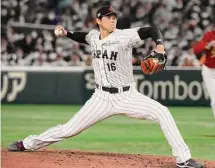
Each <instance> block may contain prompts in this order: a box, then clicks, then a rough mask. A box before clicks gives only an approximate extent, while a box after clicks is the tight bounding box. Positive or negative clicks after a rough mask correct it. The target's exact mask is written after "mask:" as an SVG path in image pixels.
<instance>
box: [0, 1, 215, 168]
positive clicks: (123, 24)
mask: <svg viewBox="0 0 215 168" xmlns="http://www.w3.org/2000/svg"><path fill="white" fill-rule="evenodd" d="M109 4H111V5H112V6H113V7H114V8H116V9H118V10H119V11H120V12H121V13H122V14H123V17H121V18H119V20H118V24H117V27H118V28H121V29H124V28H132V27H136V26H157V27H159V28H160V30H161V31H162V34H163V36H164V45H165V48H166V52H167V54H168V67H167V70H165V71H162V72H160V73H157V74H154V75H145V74H143V73H142V71H141V69H140V67H138V66H136V67H134V78H135V82H136V86H137V89H138V91H139V92H140V93H142V94H144V95H146V96H148V97H151V98H153V99H155V100H157V101H159V102H160V103H162V104H164V105H167V106H168V107H170V106H171V107H170V108H169V109H170V111H171V114H172V115H173V117H174V118H175V120H176V122H177V125H178V127H179V130H180V131H181V133H182V135H183V137H184V139H185V141H186V142H187V143H188V146H189V147H190V148H191V151H192V155H193V157H194V158H200V159H207V160H215V155H214V150H211V149H214V148H215V141H214V137H215V135H214V130H215V129H214V128H215V125H214V124H215V122H214V118H213V115H212V112H211V108H210V107H209V105H210V99H209V95H208V92H207V89H206V88H205V85H204V82H203V81H202V75H201V58H202V55H201V54H200V55H195V54H194V53H193V51H192V45H193V44H194V43H195V42H197V41H198V40H200V39H201V38H202V37H203V35H204V33H205V32H207V31H208V30H211V28H212V26H213V25H212V19H213V18H215V14H214V13H213V12H212V9H213V8H215V6H214V5H215V1H214V0H109V1H99V0H2V1H1V66H2V67H1V103H2V106H1V117H2V118H1V121H2V132H1V133H2V148H3V149H4V148H6V147H7V145H9V144H10V143H11V142H13V141H14V140H20V139H23V138H24V137H26V136H28V135H29V134H39V133H41V132H43V131H44V130H46V129H47V128H50V127H52V126H54V125H57V124H59V123H65V122H67V121H68V120H69V119H70V118H71V117H72V116H73V115H74V114H75V113H76V112H77V111H79V109H80V108H81V106H82V105H83V104H84V103H85V102H86V101H87V100H88V99H89V98H90V97H91V95H92V94H93V92H94V86H95V83H94V74H93V70H92V67H91V53H90V52H91V51H90V47H89V46H88V45H84V44H79V43H76V42H74V41H72V40H70V39H68V38H56V37H55V36H54V28H55V27H56V25H62V26H64V27H65V28H66V29H67V30H73V31H76V30H77V31H90V30H91V29H93V28H96V25H95V24H94V17H95V13H96V11H97V9H98V8H99V7H101V6H103V5H109ZM153 45H154V43H153V42H152V41H151V39H147V40H145V41H143V42H142V43H141V44H140V47H138V48H135V49H134V50H133V64H135V63H136V62H137V61H138V60H141V59H142V58H143V57H144V56H145V55H147V54H149V52H150V51H151V50H152V47H153ZM20 104H22V105H20ZM32 104H33V105H32ZM44 104H45V105H44ZM66 104H67V105H66ZM11 123H13V124H11ZM53 147H54V148H60V149H68V148H71V149H78V150H89V151H92V150H95V151H106V152H122V153H144V154H150V155H168V156H172V154H171V149H170V146H169V145H168V143H167V141H166V139H165V137H164V136H163V133H162V131H161V129H160V127H159V125H158V124H157V125H156V124H154V123H152V122H150V121H144V120H134V119H130V118H126V117H122V116H116V117H112V118H110V119H108V120H105V121H103V122H101V123H99V124H98V125H96V126H93V128H90V129H89V130H87V131H85V132H84V133H83V134H81V135H80V136H77V137H75V138H72V140H71V139H68V140H65V141H63V142H61V143H57V144H55V145H53V146H51V148H53ZM7 164H8V165H10V162H9V161H8V162H7ZM8 167H10V166H8Z"/></svg>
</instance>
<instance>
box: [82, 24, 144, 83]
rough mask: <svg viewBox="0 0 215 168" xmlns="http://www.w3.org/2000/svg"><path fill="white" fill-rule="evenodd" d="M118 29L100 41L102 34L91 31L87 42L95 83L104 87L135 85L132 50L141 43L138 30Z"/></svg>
mask: <svg viewBox="0 0 215 168" xmlns="http://www.w3.org/2000/svg"><path fill="white" fill-rule="evenodd" d="M139 28H140V27H136V28H132V29H123V30H120V29H116V30H115V31H114V32H112V33H111V34H110V35H109V36H108V37H106V38H104V39H102V40H100V39H99V35H100V32H99V31H97V30H91V31H90V32H89V33H88V34H87V36H86V41H87V43H89V44H90V45H91V50H92V57H93V59H92V60H93V61H92V63H93V68H94V74H95V82H96V83H97V84H99V85H102V86H108V87H121V86H127V85H129V84H131V83H134V77H133V66H132V48H133V47H134V45H135V44H136V43H138V42H140V41H141V39H140V37H139V35H138V33H137V30H138V29H139Z"/></svg>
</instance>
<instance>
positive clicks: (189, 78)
mask: <svg viewBox="0 0 215 168" xmlns="http://www.w3.org/2000/svg"><path fill="white" fill-rule="evenodd" d="M134 78H135V82H136V84H137V89H138V90H139V92H141V93H142V94H145V95H147V96H149V97H151V98H153V99H155V100H158V101H159V102H161V103H162V104H165V105H183V106H185V105H187V106H188V105H189V106H192V105H195V106H204V105H209V96H208V93H207V91H206V88H205V85H204V83H203V81H202V77H201V70H200V69H199V68H197V69H196V68H183V69H181V68H178V67H176V68H172V67H168V68H167V70H166V71H164V72H161V73H158V74H154V75H150V76H148V75H144V74H143V73H142V72H141V70H140V69H139V68H135V69H134ZM94 85H95V82H94V75H93V70H92V69H91V68H87V67H66V68H65V67H45V68H44V67H42V68H41V67H3V68H2V75H1V100H2V103H3V104H8V103H10V104H11V103H15V104H84V103H85V102H86V101H87V99H89V98H90V96H91V95H92V93H93V90H94Z"/></svg>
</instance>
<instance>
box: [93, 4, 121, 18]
mask: <svg viewBox="0 0 215 168" xmlns="http://www.w3.org/2000/svg"><path fill="white" fill-rule="evenodd" d="M111 14H114V15H116V17H117V18H118V17H121V16H122V14H121V13H120V12H119V11H117V10H115V9H114V8H113V7H112V6H103V7H101V8H100V9H99V10H98V11H97V12H96V18H102V17H103V16H108V15H111Z"/></svg>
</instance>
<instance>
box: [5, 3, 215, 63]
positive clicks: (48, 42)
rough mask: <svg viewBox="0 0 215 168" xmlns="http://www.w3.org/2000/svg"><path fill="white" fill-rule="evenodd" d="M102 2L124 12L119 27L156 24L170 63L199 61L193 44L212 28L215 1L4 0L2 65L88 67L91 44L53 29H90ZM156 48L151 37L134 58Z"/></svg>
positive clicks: (135, 53)
mask: <svg viewBox="0 0 215 168" xmlns="http://www.w3.org/2000/svg"><path fill="white" fill-rule="evenodd" d="M103 5H112V6H113V7H114V8H116V9H118V10H119V11H121V13H122V14H123V17H121V18H119V20H118V24H117V27H118V28H120V29H123V28H130V27H136V26H157V27H159V28H160V30H161V31H162V33H163V36H164V39H165V47H166V51H167V53H168V55H169V61H168V65H169V66H180V67H181V66H195V67H198V66H200V64H201V63H200V62H199V61H198V59H197V58H196V56H195V55H194V54H193V53H192V49H191V48H192V44H193V43H194V42H196V41H198V40H200V38H201V37H202V36H203V33H204V32H206V31H208V30H210V29H211V27H212V21H211V19H212V17H211V16H212V8H214V5H215V2H214V0H203V1H202V0H189V1H187V0H132V1H131V0H109V1H101V0H37V1H32V0H2V4H1V8H2V10H1V24H2V26H1V65H2V66H80V65H81V66H82V65H83V66H85V65H86V66H90V65H91V61H90V47H89V46H87V45H84V44H78V43H76V42H73V41H72V40H70V39H67V38H58V39H57V38H56V37H55V36H54V33H53V29H54V28H55V26H56V25H62V26H64V27H65V28H66V29H67V30H73V31H75V30H79V31H80V30H81V31H89V30H91V29H92V28H96V26H95V24H94V18H95V13H96V11H97V9H98V8H99V7H101V6H103ZM152 47H153V43H152V42H151V40H150V39H148V40H146V41H145V42H143V43H142V44H141V47H140V48H137V49H134V51H133V57H134V59H133V62H134V63H135V62H136V61H137V60H138V59H141V58H142V57H143V56H145V55H147V54H148V53H149V52H150V51H151V49H152Z"/></svg>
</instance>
